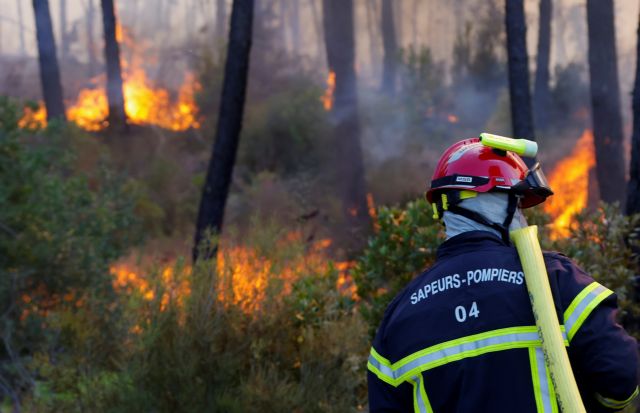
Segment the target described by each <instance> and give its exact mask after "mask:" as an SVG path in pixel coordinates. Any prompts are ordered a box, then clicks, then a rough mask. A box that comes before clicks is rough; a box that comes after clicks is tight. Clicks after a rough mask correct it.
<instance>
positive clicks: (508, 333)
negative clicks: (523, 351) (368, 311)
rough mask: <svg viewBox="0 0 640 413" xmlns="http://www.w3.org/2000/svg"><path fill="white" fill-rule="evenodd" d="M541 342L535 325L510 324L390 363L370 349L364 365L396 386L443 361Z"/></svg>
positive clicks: (440, 364) (448, 361) (380, 377)
mask: <svg viewBox="0 0 640 413" xmlns="http://www.w3.org/2000/svg"><path fill="white" fill-rule="evenodd" d="M562 334H563V338H564V339H565V345H568V341H567V337H566V334H565V332H564V330H563V332H562ZM541 345H542V341H541V339H540V336H539V335H538V331H537V328H536V326H526V327H509V328H502V329H499V330H492V331H487V332H484V333H480V334H474V335H471V336H467V337H462V338H459V339H455V340H450V341H447V342H444V343H440V344H436V345H434V346H431V347H427V348H425V349H423V350H420V351H417V352H415V353H413V354H411V355H409V356H407V357H405V358H403V359H401V360H399V361H397V362H395V363H393V364H391V363H390V362H389V360H387V359H385V358H384V357H382V356H380V354H378V352H377V351H376V350H375V349H373V348H372V349H371V354H370V355H369V362H368V363H367V368H368V369H369V370H370V371H371V372H372V373H374V374H375V375H376V376H378V378H379V379H380V380H382V381H384V382H386V383H389V384H391V385H393V386H398V385H400V384H401V383H402V382H404V381H407V380H409V379H411V378H413V377H415V376H416V375H417V374H418V373H420V372H423V371H426V370H430V369H433V368H435V367H438V366H442V365H443V364H447V363H451V362H454V361H458V360H462V359H465V358H468V357H477V356H480V355H483V354H486V353H490V352H494V351H502V350H510V349H516V348H529V347H540V346H541Z"/></svg>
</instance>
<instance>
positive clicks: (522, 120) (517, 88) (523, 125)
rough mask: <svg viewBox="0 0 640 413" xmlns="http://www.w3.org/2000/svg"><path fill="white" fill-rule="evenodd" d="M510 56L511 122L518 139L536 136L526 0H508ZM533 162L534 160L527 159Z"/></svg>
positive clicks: (508, 44) (506, 19) (526, 159)
mask: <svg viewBox="0 0 640 413" xmlns="http://www.w3.org/2000/svg"><path fill="white" fill-rule="evenodd" d="M505 22H506V26H507V56H508V60H509V97H510V98H511V125H512V129H513V135H514V137H516V138H525V139H534V131H533V116H532V113H531V93H530V91H529V64H528V60H529V58H528V54H527V26H526V23H525V18H524V3H523V0H506V12H505ZM525 162H527V164H529V165H531V164H533V162H534V161H533V160H532V159H530V158H525Z"/></svg>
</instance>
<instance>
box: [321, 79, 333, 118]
mask: <svg viewBox="0 0 640 413" xmlns="http://www.w3.org/2000/svg"><path fill="white" fill-rule="evenodd" d="M335 90H336V72H334V71H333V70H331V71H329V76H327V88H326V89H325V91H324V95H322V97H321V98H320V100H321V101H322V106H324V110H326V111H327V112H328V111H330V110H331V109H333V92H335Z"/></svg>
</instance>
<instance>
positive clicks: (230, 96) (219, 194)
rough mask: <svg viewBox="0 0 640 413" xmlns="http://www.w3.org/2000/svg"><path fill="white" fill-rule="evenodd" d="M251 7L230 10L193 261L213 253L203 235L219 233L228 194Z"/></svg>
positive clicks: (246, 0)
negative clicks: (222, 75) (229, 22)
mask: <svg viewBox="0 0 640 413" xmlns="http://www.w3.org/2000/svg"><path fill="white" fill-rule="evenodd" d="M253 7H254V0H234V2H233V8H232V10H231V28H230V30H229V45H228V47H227V62H226V64H225V68H224V85H223V88H222V99H221V101H220V114H219V116H218V127H217V131H216V140H215V143H214V145H213V153H212V154H211V160H210V161H209V167H208V169H207V177H206V180H205V184H204V188H203V190H202V198H201V200H200V209H199V211H198V221H197V224H196V235H195V242H194V247H193V261H194V262H195V261H196V260H198V258H204V259H209V258H212V257H214V256H215V253H216V251H217V244H216V243H214V244H210V243H209V242H208V241H210V240H209V239H208V238H207V236H208V232H209V231H211V232H212V233H214V234H219V233H220V231H221V230H222V222H223V218H224V207H225V204H226V202H227V196H228V194H229V186H230V184H231V177H232V175H233V166H234V164H235V161H236V153H237V151H238V142H239V141H240V131H241V129H242V115H243V112H244V101H245V98H246V90H247V78H248V77H249V56H250V51H251V34H252V22H253ZM200 254H202V255H200Z"/></svg>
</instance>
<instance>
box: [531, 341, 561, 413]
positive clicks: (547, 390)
mask: <svg viewBox="0 0 640 413" xmlns="http://www.w3.org/2000/svg"><path fill="white" fill-rule="evenodd" d="M529 362H530V363H531V379H532V380H533V394H534V397H535V399H536V408H537V409H536V410H537V411H538V412H539V413H558V402H557V400H556V393H555V390H554V388H553V383H551V376H550V374H549V369H548V368H547V366H546V365H545V362H544V352H543V351H542V348H541V347H530V348H529Z"/></svg>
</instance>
